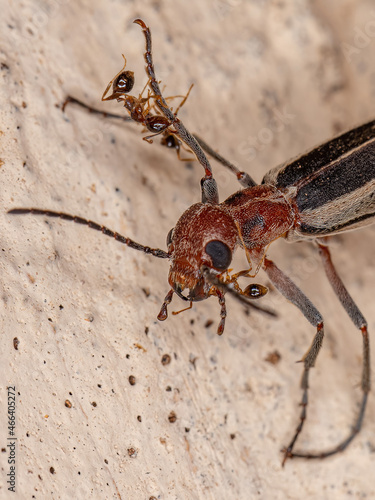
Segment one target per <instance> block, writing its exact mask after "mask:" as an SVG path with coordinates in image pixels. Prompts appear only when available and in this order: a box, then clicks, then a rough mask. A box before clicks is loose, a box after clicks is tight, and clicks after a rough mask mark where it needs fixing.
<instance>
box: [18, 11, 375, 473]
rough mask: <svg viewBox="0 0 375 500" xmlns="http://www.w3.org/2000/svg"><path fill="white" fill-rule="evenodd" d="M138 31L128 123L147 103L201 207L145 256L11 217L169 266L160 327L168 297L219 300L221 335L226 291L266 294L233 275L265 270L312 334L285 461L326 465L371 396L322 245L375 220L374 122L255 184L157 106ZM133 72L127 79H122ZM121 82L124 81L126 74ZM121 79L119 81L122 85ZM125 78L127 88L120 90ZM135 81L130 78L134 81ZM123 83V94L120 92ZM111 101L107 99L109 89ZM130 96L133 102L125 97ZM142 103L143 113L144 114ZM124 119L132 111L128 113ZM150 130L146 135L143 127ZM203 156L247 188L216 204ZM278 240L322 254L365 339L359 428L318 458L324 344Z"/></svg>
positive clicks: (140, 118)
mask: <svg viewBox="0 0 375 500" xmlns="http://www.w3.org/2000/svg"><path fill="white" fill-rule="evenodd" d="M134 22H135V23H137V24H138V25H140V26H141V28H142V30H143V33H144V35H145V39H146V52H145V60H146V73H147V75H148V78H149V80H148V86H149V89H150V90H149V94H148V97H147V98H141V95H142V94H141V95H140V96H139V98H138V100H137V101H136V105H137V106H138V110H137V116H136V118H134V117H133V116H131V119H133V120H135V121H137V122H141V123H144V121H145V120H144V118H145V117H146V118H147V117H148V118H150V116H151V114H150V113H151V111H150V107H149V105H148V101H149V100H150V99H152V100H153V102H154V106H155V109H156V108H157V109H158V110H159V113H160V114H156V115H154V116H156V118H154V119H153V123H154V122H155V123H156V124H157V125H160V128H159V129H157V128H156V129H152V131H153V132H155V133H156V134H157V133H164V132H166V131H167V132H168V134H171V135H172V136H175V137H176V138H177V140H178V141H182V142H183V143H185V145H187V146H188V147H189V148H190V149H191V150H192V151H193V153H194V154H195V156H196V158H197V160H198V161H199V163H200V164H201V165H202V166H203V168H204V174H205V175H204V177H203V178H202V180H201V192H202V201H201V203H196V204H194V205H193V206H191V207H190V208H188V209H187V210H186V211H185V212H184V213H183V214H182V216H181V217H180V219H179V220H178V221H177V223H176V226H175V227H174V228H173V230H171V231H170V232H169V234H168V236H167V251H164V250H161V249H158V248H150V247H148V246H144V245H141V244H139V243H136V242H134V241H133V240H131V239H130V238H127V237H124V236H122V235H120V234H118V233H116V232H114V231H112V230H110V229H108V228H107V227H105V226H102V225H100V224H97V223H95V222H92V221H90V220H87V219H84V218H82V217H77V216H74V215H70V214H66V213H61V212H54V211H51V210H45V209H39V208H16V209H12V210H10V211H9V213H11V214H26V213H31V214H35V215H45V216H48V217H59V218H62V219H66V220H72V221H74V222H77V223H80V224H84V225H87V226H89V227H91V228H93V229H96V230H99V231H102V232H103V233H104V234H106V235H108V236H111V237H113V238H115V239H116V240H118V241H120V242H121V243H123V244H125V245H127V246H129V247H131V248H134V249H136V250H139V251H142V252H145V253H149V254H151V255H153V256H154V257H159V258H168V259H169V260H170V261H171V265H170V270H169V279H168V281H169V284H170V286H171V289H170V291H169V292H168V294H167V296H166V297H165V300H164V302H163V305H162V308H161V311H160V313H159V315H158V319H160V320H164V319H166V317H167V306H168V304H169V303H170V302H171V300H172V297H173V294H177V295H178V296H179V297H180V298H182V299H183V300H185V301H189V302H190V305H191V303H192V302H194V301H199V300H204V299H206V298H208V297H210V296H211V295H213V296H216V297H217V298H218V300H219V303H220V306H221V312H220V316H221V320H220V323H219V327H218V333H219V334H221V333H223V331H224V323H225V317H226V307H225V293H226V292H231V293H234V294H235V295H237V296H238V297H239V298H241V299H242V300H244V301H245V302H248V301H249V300H250V299H251V298H255V297H259V296H262V295H264V293H266V291H267V290H266V288H265V287H262V286H261V285H251V286H250V287H248V288H246V289H245V290H241V288H240V286H239V285H238V283H237V278H238V277H239V276H251V277H254V276H256V274H257V273H258V271H259V269H260V268H261V267H262V268H263V269H264V270H265V272H266V273H267V275H268V277H269V279H270V281H271V282H272V283H273V285H274V286H275V287H276V288H277V289H278V290H279V291H280V292H281V293H282V294H283V295H284V296H285V297H286V298H287V299H289V300H290V301H291V302H292V303H294V304H295V305H296V306H297V307H298V308H299V309H300V310H301V312H302V313H303V314H304V316H305V317H306V318H307V320H308V321H309V322H310V323H311V324H312V325H313V326H314V327H315V328H316V333H315V336H314V338H313V341H312V343H311V346H310V347H309V349H308V350H307V352H306V353H305V355H304V356H303V358H302V361H303V364H304V370H303V375H302V380H301V388H302V393H303V394H302V400H301V407H302V409H301V413H300V419H299V424H298V426H297V429H296V431H295V433H294V435H293V438H292V439H291V441H290V443H289V445H288V446H287V447H286V448H285V449H284V460H283V464H284V463H285V461H286V459H287V458H291V457H304V458H325V457H328V456H330V455H334V454H335V453H338V452H340V451H342V450H344V449H345V448H346V447H347V446H348V445H349V443H350V442H351V441H352V440H353V438H354V437H355V436H356V434H358V432H359V431H360V429H361V426H362V423H363V418H364V413H365V408H366V403H367V397H368V393H369V391H370V349H369V338H368V332H367V323H366V320H365V318H364V317H363V315H362V314H361V312H360V311H359V309H358V307H357V306H356V304H355V303H354V301H353V299H352V298H351V296H350V295H349V293H348V292H347V290H346V288H345V286H344V284H343V283H342V281H341V279H340V278H339V276H338V274H337V272H336V270H335V267H334V265H333V263H332V260H331V255H330V251H329V247H328V245H327V237H328V236H330V235H333V234H336V233H339V232H343V231H347V230H351V229H355V228H358V227H361V226H363V225H365V224H369V223H371V222H373V219H374V215H375V193H374V186H375V121H372V122H370V123H367V124H365V125H362V126H360V127H358V128H356V129H353V130H350V131H349V132H346V133H344V134H342V135H340V136H338V137H336V138H334V139H332V140H330V141H329V142H327V143H325V144H323V145H321V146H319V147H317V148H315V149H313V150H312V151H310V152H308V153H306V154H303V155H302V156H300V157H299V158H297V159H295V160H293V161H292V162H290V163H287V164H285V165H283V166H281V167H277V168H275V169H273V170H271V171H270V172H268V173H267V174H266V175H265V177H264V178H263V180H262V182H261V184H260V185H257V184H256V183H255V181H254V180H253V179H252V178H251V177H250V176H249V175H248V174H246V173H245V172H241V171H240V170H239V169H237V168H236V167H235V166H234V165H232V164H231V163H230V162H228V161H227V160H225V159H224V158H222V157H221V156H220V155H218V154H217V153H215V152H214V151H213V150H212V149H211V148H210V147H209V146H207V144H205V143H204V141H202V140H201V139H199V138H198V137H194V136H193V135H191V134H190V133H189V132H188V131H187V129H186V128H185V126H184V125H183V124H182V122H181V121H180V120H179V119H178V118H177V116H176V113H173V111H172V110H171V108H170V107H169V106H168V103H167V101H166V100H165V98H164V97H163V95H162V93H161V91H160V87H159V83H158V81H157V79H156V76H155V71H154V65H153V59H152V52H151V33H150V30H149V28H148V27H147V26H146V25H145V23H144V22H143V21H142V20H140V19H137V20H136V21H134ZM127 73H129V72H127ZM127 73H126V74H127ZM126 74H125V73H124V71H123V70H122V71H121V72H120V73H119V74H118V75H116V77H115V78H114V79H113V80H112V81H111V82H110V84H109V85H108V86H107V88H106V91H105V92H104V94H103V100H105V99H117V100H118V101H120V102H123V103H124V105H126V103H129V102H133V101H131V99H129V96H127V95H126V94H128V93H129V92H130V90H131V88H132V86H133V84H132V83H131V85H128V83H127V81H126V78H128V77H129V75H128V76H126ZM124 75H125V76H124ZM121 78H122V79H124V78H125V80H124V81H121ZM132 78H133V77H132ZM119 82H120V85H119ZM112 84H113V93H112V94H111V95H110V96H109V97H108V98H106V97H105V95H106V94H107V92H108V90H109V88H110V86H111V85H112ZM130 97H131V96H130ZM146 103H147V107H146ZM127 109H128V111H129V113H130V114H131V113H132V112H133V110H134V109H133V108H132V109H129V107H128V108H127ZM148 129H149V130H151V129H150V127H149V128H148ZM205 152H206V153H208V154H209V155H211V156H213V157H214V158H215V159H217V160H218V161H220V162H221V163H222V164H223V165H224V166H226V167H227V168H229V169H230V170H231V171H232V172H233V173H234V174H235V175H236V176H237V179H238V180H239V182H240V183H241V185H242V187H243V189H242V190H240V191H238V192H236V193H235V194H233V195H232V196H230V197H229V198H228V199H226V200H225V201H224V202H222V203H219V196H218V188H217V184H216V181H215V179H214V178H213V175H212V169H211V166H210V163H209V161H208V159H207V157H206V154H205ZM280 237H283V238H285V239H286V240H287V241H291V242H292V241H297V240H311V241H314V242H315V244H316V245H317V247H318V250H319V254H320V256H321V258H322V262H323V267H324V270H325V272H326V275H327V277H328V280H329V282H330V283H331V285H332V287H333V290H334V291H335V293H336V295H337V296H338V298H339V300H340V302H341V304H342V306H343V307H344V309H345V310H346V312H347V313H348V315H349V317H350V319H351V320H352V321H353V323H354V325H355V326H356V327H357V328H358V329H359V330H360V331H361V334H362V340H363V370H362V382H361V388H362V393H363V396H362V402H361V405H360V409H359V412H358V414H357V417H356V420H355V423H354V426H353V428H352V429H351V431H350V432H349V435H348V436H347V438H346V439H344V440H343V441H341V442H340V443H339V444H338V445H336V446H335V447H333V448H332V449H329V450H326V451H322V452H314V453H310V452H294V451H293V449H294V445H295V443H296V441H297V438H298V436H299V434H300V433H301V431H302V428H303V424H304V421H305V419H306V409H307V404H308V378H309V373H310V368H312V367H313V366H314V364H315V361H316V358H317V356H318V353H319V351H320V348H321V346H322V342H323V337H324V328H323V318H322V316H321V314H320V313H319V311H318V310H317V309H316V308H315V306H314V305H313V304H312V303H311V302H310V300H309V299H308V298H307V297H306V296H305V295H304V293H303V292H302V291H301V290H300V289H299V288H298V287H297V286H296V285H295V284H294V283H293V281H292V280H291V279H290V278H288V277H287V276H286V275H285V274H284V273H283V272H282V271H281V270H280V269H279V268H278V267H277V266H276V265H275V264H274V263H273V262H272V261H271V260H270V259H268V258H267V256H266V252H267V249H268V246H269V245H270V243H272V242H273V241H274V240H276V239H277V238H280ZM237 247H242V248H243V249H244V250H245V253H246V257H247V260H248V263H249V268H248V269H246V270H244V271H240V272H239V273H236V274H232V275H230V272H229V270H228V268H229V265H230V263H231V260H232V256H233V253H234V251H235V249H236V248H237Z"/></svg>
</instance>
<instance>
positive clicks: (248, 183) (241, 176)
mask: <svg viewBox="0 0 375 500" xmlns="http://www.w3.org/2000/svg"><path fill="white" fill-rule="evenodd" d="M193 135H194V138H195V139H196V141H197V142H198V144H199V145H200V147H201V148H202V149H203V150H204V151H205V152H206V153H207V154H208V155H209V156H212V158H214V159H215V160H216V161H218V162H219V163H221V164H222V165H223V166H224V167H226V168H228V169H229V170H230V171H231V172H232V173H233V174H234V175H235V176H236V177H237V180H238V182H239V183H240V184H241V186H242V187H244V188H247V187H253V186H257V183H256V182H255V181H254V179H253V178H252V177H250V175H249V174H247V173H246V172H243V171H241V170H239V169H238V168H237V167H236V166H235V165H233V163H231V162H229V161H228V160H226V159H225V158H223V157H222V156H221V155H219V153H217V152H216V151H214V150H213V149H212V148H211V147H210V146H209V145H208V144H207V143H206V142H205V141H204V140H203V139H201V138H200V137H199V136H198V135H197V134H193Z"/></svg>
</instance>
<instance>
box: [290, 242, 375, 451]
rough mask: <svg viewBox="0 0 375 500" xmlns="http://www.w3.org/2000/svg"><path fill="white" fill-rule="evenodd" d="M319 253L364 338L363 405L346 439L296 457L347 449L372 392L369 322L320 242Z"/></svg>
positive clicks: (358, 426)
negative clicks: (330, 446)
mask: <svg viewBox="0 0 375 500" xmlns="http://www.w3.org/2000/svg"><path fill="white" fill-rule="evenodd" d="M318 246H319V253H320V256H321V258H322V260H323V265H324V270H325V272H326V275H327V278H328V280H329V282H330V283H331V285H332V288H333V290H334V292H335V293H336V295H337V297H338V298H339V300H340V302H341V304H342V306H343V308H344V309H345V311H346V312H347V313H348V315H349V317H350V319H351V320H352V321H353V323H354V324H355V326H356V327H357V328H358V329H359V330H360V331H361V334H362V340H363V368H362V381H361V388H362V392H363V396H362V402H361V406H360V409H359V412H358V415H357V418H356V420H355V423H354V425H353V427H352V429H351V431H350V433H349V435H348V437H347V438H346V439H344V440H343V441H341V442H340V443H339V444H338V445H337V446H335V447H334V448H332V449H330V450H327V451H323V452H321V453H308V452H306V453H294V456H295V457H303V458H326V457H329V456H331V455H335V454H336V453H339V452H340V451H343V450H345V448H346V447H347V446H348V445H349V443H351V441H352V440H353V439H354V438H355V436H356V435H357V434H358V433H359V431H360V430H361V427H362V423H363V417H364V415H365V410H366V404H367V398H368V393H369V392H370V387H371V382H370V344H369V337H368V331H367V322H366V320H365V318H364V317H363V315H362V313H361V311H360V310H359V309H358V307H357V305H356V304H355V302H354V301H353V299H352V297H351V296H350V295H349V293H348V291H347V289H346V288H345V285H344V283H343V282H342V281H341V278H340V277H339V275H338V274H337V272H336V269H335V267H334V265H333V262H332V259H331V254H330V251H329V249H328V247H327V246H326V245H323V244H321V243H318Z"/></svg>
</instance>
